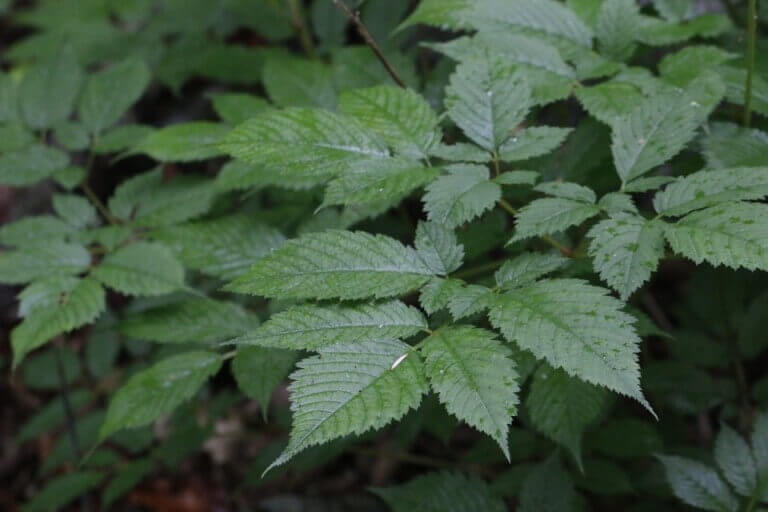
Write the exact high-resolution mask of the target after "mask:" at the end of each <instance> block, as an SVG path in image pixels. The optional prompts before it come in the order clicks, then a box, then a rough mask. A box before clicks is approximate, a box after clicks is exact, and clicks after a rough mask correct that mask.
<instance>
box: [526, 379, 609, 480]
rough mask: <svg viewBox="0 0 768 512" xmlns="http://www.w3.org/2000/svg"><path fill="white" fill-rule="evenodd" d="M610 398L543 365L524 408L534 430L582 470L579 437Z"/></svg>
mask: <svg viewBox="0 0 768 512" xmlns="http://www.w3.org/2000/svg"><path fill="white" fill-rule="evenodd" d="M609 398H610V396H609V395H608V393H607V392H606V391H605V389H603V388H599V387H596V386H593V385H591V384H588V383H586V382H583V381H581V380H579V379H574V378H573V377H571V376H569V375H568V374H567V373H566V372H564V371H563V370H556V369H554V368H552V367H551V366H549V365H548V364H543V365H541V366H539V369H538V370H537V371H536V373H535V374H534V376H533V381H532V383H531V387H530V391H529V393H528V396H527V397H526V399H525V408H526V409H527V411H528V414H529V416H530V419H531V423H532V424H533V426H534V428H535V429H536V430H538V431H539V432H541V433H542V434H544V435H545V436H547V437H548V438H549V439H552V440H553V441H555V442H556V443H558V444H560V445H562V446H564V447H565V448H566V449H568V451H569V452H570V453H571V455H573V458H574V459H575V460H576V463H577V464H578V465H579V467H581V466H582V460H581V438H582V436H583V434H584V431H585V430H586V429H587V427H589V426H590V425H592V424H593V423H595V422H596V421H597V420H598V419H599V418H600V416H601V414H602V413H603V412H604V409H605V408H606V406H607V405H608V403H609Z"/></svg>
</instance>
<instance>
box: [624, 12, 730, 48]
mask: <svg viewBox="0 0 768 512" xmlns="http://www.w3.org/2000/svg"><path fill="white" fill-rule="evenodd" d="M730 30H733V22H732V21H731V19H730V18H729V17H728V15H726V14H721V13H710V14H703V15H701V16H698V17H696V18H693V19H691V20H686V22H685V23H672V22H667V21H662V20H659V19H658V18H653V17H650V16H643V15H641V16H640V29H639V30H638V38H639V39H640V42H642V43H645V44H647V45H651V46H668V45H672V44H675V43H680V42H682V41H687V40H688V39H692V38H694V37H697V36H701V37H715V36H718V35H721V34H724V33H726V32H728V31H730Z"/></svg>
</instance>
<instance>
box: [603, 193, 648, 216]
mask: <svg viewBox="0 0 768 512" xmlns="http://www.w3.org/2000/svg"><path fill="white" fill-rule="evenodd" d="M597 205H598V206H599V207H600V208H602V209H603V210H605V212H606V213H608V214H609V215H615V214H619V213H635V214H638V213H640V212H639V211H638V209H637V206H636V205H635V201H634V199H632V196H630V195H629V194H625V193H623V192H609V193H607V194H605V195H604V196H603V197H601V198H600V201H598V203H597Z"/></svg>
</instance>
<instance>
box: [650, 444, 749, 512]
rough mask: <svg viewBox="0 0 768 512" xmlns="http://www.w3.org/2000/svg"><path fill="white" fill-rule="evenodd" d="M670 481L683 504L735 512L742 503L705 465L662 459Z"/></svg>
mask: <svg viewBox="0 0 768 512" xmlns="http://www.w3.org/2000/svg"><path fill="white" fill-rule="evenodd" d="M658 459H659V460H660V461H661V463H662V464H663V465H664V470H665V472H666V475H667V481H668V482H669V485H670V486H671V487H672V491H673V492H674V493H675V496H677V497H678V498H680V499H681V500H682V501H683V502H685V503H687V504H688V505H691V506H693V507H697V508H700V509H704V510H711V511H712V512H736V511H737V510H738V509H739V502H738V501H737V500H736V497H735V496H734V495H733V494H732V493H731V490H730V489H729V488H728V485H727V484H726V483H725V482H723V481H722V480H721V479H720V476H719V475H718V474H717V472H716V471H715V470H713V469H711V468H709V467H707V466H705V465H704V464H702V463H700V462H697V461H694V460H690V459H685V458H682V457H675V456H659V457H658Z"/></svg>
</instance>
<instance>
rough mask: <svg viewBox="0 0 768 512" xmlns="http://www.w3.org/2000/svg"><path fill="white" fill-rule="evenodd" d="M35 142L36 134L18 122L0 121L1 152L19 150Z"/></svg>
mask: <svg viewBox="0 0 768 512" xmlns="http://www.w3.org/2000/svg"><path fill="white" fill-rule="evenodd" d="M33 142H35V136H34V134H33V133H32V132H31V131H29V130H28V129H27V128H25V127H24V125H23V124H21V123H18V122H11V123H0V153H7V152H9V151H18V150H20V149H24V148H25V147H27V146H29V145H31V144H32V143H33Z"/></svg>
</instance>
